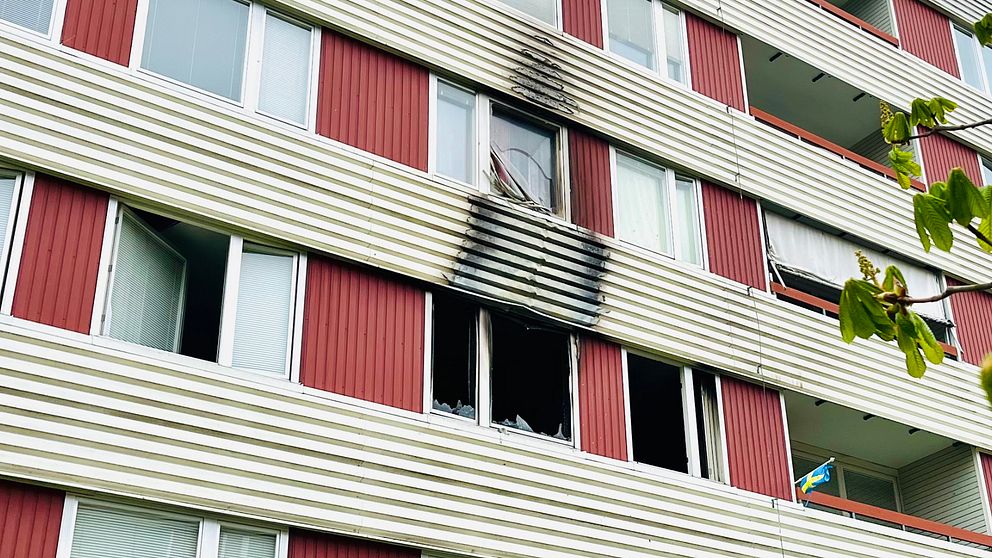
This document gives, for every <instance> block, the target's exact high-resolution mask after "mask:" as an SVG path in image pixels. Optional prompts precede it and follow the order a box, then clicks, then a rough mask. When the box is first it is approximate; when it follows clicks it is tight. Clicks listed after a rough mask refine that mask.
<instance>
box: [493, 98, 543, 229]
mask: <svg viewBox="0 0 992 558" xmlns="http://www.w3.org/2000/svg"><path fill="white" fill-rule="evenodd" d="M489 127H490V137H489V141H490V146H491V153H490V155H491V159H492V161H491V164H492V169H493V173H492V174H493V176H494V180H493V186H494V189H495V190H496V191H497V192H498V193H500V194H502V195H504V196H506V197H508V198H510V199H513V200H515V201H518V202H521V203H524V204H527V205H531V206H534V207H539V208H544V209H547V210H550V211H551V212H558V211H559V209H560V206H561V202H560V200H559V199H558V197H559V194H558V188H557V186H558V171H557V168H558V131H557V130H554V129H551V128H548V127H545V126H542V125H539V124H537V123H534V122H532V121H528V120H525V119H523V118H520V117H518V116H516V115H512V114H509V113H508V112H505V111H502V110H499V109H494V110H493V113H492V118H491V119H490V125H489Z"/></svg>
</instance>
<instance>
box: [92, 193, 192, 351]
mask: <svg viewBox="0 0 992 558" xmlns="http://www.w3.org/2000/svg"><path fill="white" fill-rule="evenodd" d="M120 227H121V230H120V240H119V241H118V244H117V260H116V261H115V262H114V279H113V286H112V288H111V291H112V292H111V296H110V316H109V319H110V327H109V332H108V334H109V335H110V336H111V337H114V338H116V339H121V340H124V341H130V342H132V343H138V344H140V345H145V346H147V347H154V348H156V349H163V350H166V351H175V350H176V348H177V347H176V345H177V343H178V335H177V333H178V328H179V313H180V311H181V309H182V299H183V294H184V284H185V281H186V260H185V259H184V258H183V257H182V256H181V255H179V254H178V253H176V252H175V251H174V250H173V249H172V248H170V247H169V246H168V245H166V244H165V242H164V241H163V240H161V239H160V238H158V236H156V235H155V234H154V233H152V232H151V231H150V230H149V229H148V228H146V227H145V226H144V225H142V224H141V223H139V222H138V220H137V218H136V217H134V216H133V215H131V214H130V213H128V212H124V213H122V214H121V223H120Z"/></svg>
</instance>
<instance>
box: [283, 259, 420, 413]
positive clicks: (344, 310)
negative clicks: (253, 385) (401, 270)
mask: <svg viewBox="0 0 992 558" xmlns="http://www.w3.org/2000/svg"><path fill="white" fill-rule="evenodd" d="M424 312H425V295H424V291H423V290H421V289H418V288H416V287H413V286H411V285H409V284H406V283H401V282H399V281H397V280H395V279H392V278H389V277H385V276H382V275H379V274H376V273H373V272H371V271H367V270H364V269H360V268H357V267H354V266H350V265H346V264H343V263H340V262H336V261H332V260H329V259H325V258H321V257H311V258H310V260H309V261H308V263H307V292H306V299H305V301H304V310H303V347H302V356H301V363H300V382H301V383H302V384H303V385H306V386H310V387H313V388H317V389H321V390H325V391H330V392H334V393H339V394H342V395H347V396H350V397H356V398H358V399H364V400H366V401H373V402H376V403H381V404H383V405H390V406H392V407H398V408H401V409H407V410H409V411H415V412H422V411H423V399H424V397H423V393H424V319H425V314H424Z"/></svg>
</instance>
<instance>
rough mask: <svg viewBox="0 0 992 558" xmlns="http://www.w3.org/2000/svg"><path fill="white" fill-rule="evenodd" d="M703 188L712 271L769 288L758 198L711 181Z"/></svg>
mask: <svg viewBox="0 0 992 558" xmlns="http://www.w3.org/2000/svg"><path fill="white" fill-rule="evenodd" d="M702 188H703V214H704V215H705V221H706V246H707V252H708V253H709V264H710V271H712V272H713V273H716V274H719V275H722V276H724V277H727V278H728V279H733V280H734V281H738V282H741V283H744V284H745V285H750V286H752V287H754V288H756V289H759V290H762V291H763V290H765V284H766V281H765V278H766V276H767V275H766V273H765V260H764V258H765V256H764V250H762V246H761V243H762V238H763V235H762V232H761V224H760V222H759V221H758V202H756V201H755V200H753V199H751V198H747V197H744V196H741V195H740V194H737V193H735V192H732V191H731V190H728V189H726V188H721V187H720V186H715V185H713V184H710V183H709V182H705V181H704V182H703V183H702Z"/></svg>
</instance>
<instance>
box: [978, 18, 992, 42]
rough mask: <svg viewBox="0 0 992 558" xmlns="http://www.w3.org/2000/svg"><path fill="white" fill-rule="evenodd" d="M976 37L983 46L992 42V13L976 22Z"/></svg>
mask: <svg viewBox="0 0 992 558" xmlns="http://www.w3.org/2000/svg"><path fill="white" fill-rule="evenodd" d="M975 38H976V39H978V42H979V43H980V44H981V45H983V46H988V45H989V44H992V14H985V17H983V18H982V19H980V20H978V21H976V22H975Z"/></svg>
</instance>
